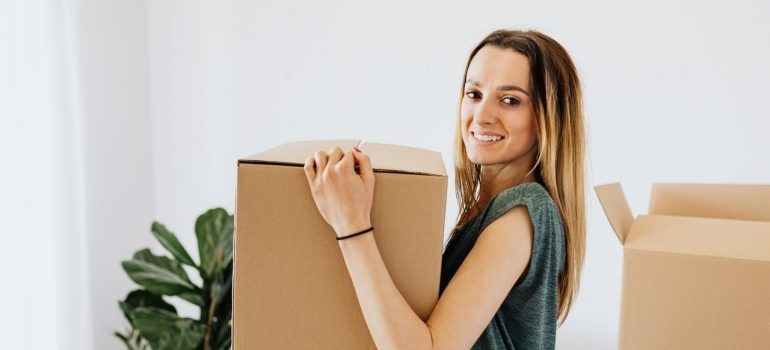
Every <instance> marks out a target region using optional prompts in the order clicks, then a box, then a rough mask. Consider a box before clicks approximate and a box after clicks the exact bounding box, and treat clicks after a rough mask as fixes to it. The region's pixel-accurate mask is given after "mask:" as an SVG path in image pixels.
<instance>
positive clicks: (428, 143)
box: [78, 0, 770, 349]
mask: <svg viewBox="0 0 770 350" xmlns="http://www.w3.org/2000/svg"><path fill="white" fill-rule="evenodd" d="M78 5H79V6H78V13H79V15H78V17H79V18H78V20H79V28H80V30H81V43H80V47H81V50H82V53H81V60H80V69H81V70H82V72H81V74H82V89H83V101H84V106H83V113H84V117H85V118H84V119H85V128H86V130H85V139H84V142H85V147H86V157H85V158H86V159H85V161H86V178H87V184H86V187H87V189H86V190H87V198H86V200H87V209H88V212H87V220H86V224H87V228H88V239H89V247H90V250H91V253H90V255H89V262H90V265H91V266H92V267H91V269H90V271H89V273H90V278H91V290H90V293H91V295H92V297H93V304H92V308H93V310H94V311H93V320H94V323H95V325H96V328H95V330H94V332H95V339H96V341H95V345H96V348H100V349H101V348H118V347H119V344H118V343H117V342H116V341H115V339H114V337H112V335H111V331H112V330H114V329H121V327H122V325H123V324H124V323H123V320H122V315H121V314H120V312H119V310H118V308H117V305H116V302H117V300H118V299H120V298H122V297H123V296H124V295H125V293H127V292H128V291H129V289H130V288H132V284H131V282H130V281H128V279H127V278H126V277H125V274H124V273H123V272H122V270H121V268H120V264H119V262H120V260H123V259H126V258H128V257H130V255H131V253H132V252H133V251H135V250H137V249H139V248H141V247H143V246H147V245H150V244H154V243H152V241H151V236H150V233H149V224H150V222H151V220H152V219H158V220H160V221H162V222H164V223H165V224H167V226H168V227H169V228H171V229H172V230H174V231H176V232H177V234H178V235H179V236H180V238H181V240H182V242H183V243H184V244H185V245H186V246H187V247H188V248H190V250H191V251H196V249H194V247H195V242H194V238H193V237H194V236H193V234H192V232H193V222H194V219H195V218H196V217H197V215H198V214H200V213H202V212H203V211H204V210H206V209H207V208H209V207H213V206H224V207H225V208H227V209H228V210H230V211H232V210H233V207H234V194H235V170H236V167H235V166H236V160H237V159H238V158H239V157H241V156H245V155H248V154H251V153H255V152H258V151H260V150H263V149H265V148H268V147H272V146H274V145H277V144H280V143H283V142H286V141H291V140H300V139H311V138H313V139H315V138H328V139H332V138H363V139H366V140H371V141H377V142H386V143H398V144H405V145H411V146H417V147H425V148H429V149H434V150H438V151H441V152H442V153H443V156H444V161H445V164H446V165H447V167H448V169H447V170H448V172H449V173H450V188H449V191H450V193H449V195H448V200H449V203H448V207H447V228H449V227H450V225H451V223H452V222H453V221H454V219H455V215H456V213H457V203H456V201H455V198H454V192H453V191H454V186H453V182H452V181H453V177H452V176H451V175H452V171H451V167H452V165H453V164H452V159H453V158H452V148H451V145H452V136H453V132H454V126H455V122H456V120H455V118H456V115H455V112H456V103H457V98H458V93H459V88H460V84H461V82H462V76H461V74H462V70H463V65H464V63H465V60H466V58H467V54H468V51H469V50H470V49H471V48H472V46H473V45H474V44H475V43H476V42H477V41H478V40H480V39H481V38H482V37H483V36H484V35H485V34H487V33H488V32H490V31H492V30H494V29H497V28H535V29H539V30H541V31H543V32H545V33H547V34H549V35H552V36H553V37H554V38H556V39H557V40H558V41H560V42H561V43H562V44H563V45H564V46H565V47H566V48H567V49H568V51H569V52H570V53H571V54H572V56H573V58H574V60H575V62H576V64H577V66H578V68H579V70H580V73H581V75H582V79H583V82H584V88H585V106H586V116H587V119H588V126H589V142H590V143H589V152H590V153H589V160H590V163H589V164H588V167H589V168H588V171H589V178H588V179H587V180H588V184H589V185H591V186H593V185H597V184H602V183H606V182H614V181H621V182H622V184H623V185H624V188H625V190H626V194H627V196H628V197H629V200H630V201H631V206H632V209H633V210H634V212H635V213H637V214H638V213H644V212H646V203H647V201H648V199H649V194H648V192H649V189H650V185H651V183H652V182H655V181H666V182H669V181H671V182H673V181H687V182H729V183H768V177H770V162H767V161H765V159H767V156H768V152H767V150H768V149H770V138H767V137H766V136H767V135H768V132H769V131H770V122H768V118H767V116H768V114H770V108H769V107H768V106H767V104H766V103H765V102H766V101H765V98H764V97H765V96H767V95H768V94H770V88H769V87H768V85H767V84H766V82H767V81H768V80H770V66H768V65H767V64H765V62H768V61H770V44H769V42H768V41H767V38H768V37H769V36H770V25H768V24H767V23H770V22H768V20H770V18H768V17H770V5H769V4H768V3H767V2H759V1H749V0H742V1H734V2H732V3H731V4H730V6H729V7H728V6H725V5H724V4H722V3H721V2H717V1H697V2H696V1H690V2H678V3H671V2H669V1H662V0H655V1H644V2H641V1H638V2H636V4H629V3H624V4H619V3H618V2H613V1H595V0H594V1H582V2H579V3H577V2H575V3H567V2H564V3H562V4H557V3H554V2H510V1H505V2H503V1H493V2H486V3H483V4H481V3H478V2H467V1H466V2H459V1H458V2H453V3H449V2H446V1H443V2H438V1H433V2H420V3H414V2H406V1H395V2H384V3H378V4H370V3H363V2H356V1H347V2H342V1H336V2H313V1H305V2H279V1H260V2H251V1H229V2H216V3H215V2H205V1H200V0H197V1H179V0H177V1H152V2H147V4H145V3H144V2H142V1H139V2H136V1H115V2H100V1H87V0H81V1H79V2H78ZM589 194H590V196H589V204H590V208H589V209H590V211H589V215H590V216H589V223H588V224H589V226H588V229H589V231H588V248H587V249H588V251H587V257H586V266H585V270H584V275H583V285H582V289H581V294H580V297H579V299H578V302H577V304H576V305H575V307H574V309H573V313H572V314H571V316H570V318H569V320H568V321H567V323H566V324H565V325H564V327H562V328H561V329H560V330H559V333H558V348H559V349H612V348H615V344H616V342H617V322H618V316H619V314H618V312H619V309H618V306H619V302H620V298H619V293H620V281H621V270H620V267H621V262H622V250H621V248H620V245H619V244H618V242H617V240H616V239H615V237H614V234H613V233H612V231H611V228H610V226H609V225H608V224H607V222H606V219H605V217H604V214H603V213H602V212H601V209H600V207H599V205H598V202H597V201H596V197H595V196H594V194H593V190H592V189H591V191H590V192H589ZM155 247H157V246H155ZM183 312H188V313H192V312H193V310H191V309H189V308H187V309H183Z"/></svg>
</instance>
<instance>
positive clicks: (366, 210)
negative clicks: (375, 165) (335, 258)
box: [305, 147, 374, 237]
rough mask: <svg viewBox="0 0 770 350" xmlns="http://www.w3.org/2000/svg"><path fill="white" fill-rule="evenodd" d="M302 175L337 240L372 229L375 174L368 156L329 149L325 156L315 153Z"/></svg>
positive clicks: (324, 153) (323, 153) (308, 158)
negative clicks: (356, 170) (305, 178)
mask: <svg viewBox="0 0 770 350" xmlns="http://www.w3.org/2000/svg"><path fill="white" fill-rule="evenodd" d="M355 165H358V166H359V171H360V173H361V174H360V175H359V174H356V172H355V168H354V166H355ZM305 175H306V176H307V181H308V183H309V184H310V193H311V194H312V195H313V200H315V204H316V206H317V207H318V211H319V212H320V213H321V216H322V217H323V218H324V220H326V222H327V223H328V224H329V225H330V226H331V227H332V228H333V229H334V232H336V233H337V237H342V236H345V235H349V234H352V233H356V232H358V231H361V230H364V229H366V228H369V226H371V216H370V213H371V211H372V201H373V199H374V171H373V170H372V164H371V162H370V159H369V156H368V155H366V154H364V153H363V152H361V151H349V152H346V153H343V152H342V149H340V148H339V147H332V148H331V149H330V150H329V154H328V155H327V154H326V152H324V151H322V150H318V151H316V152H315V154H314V155H313V156H309V157H307V160H305Z"/></svg>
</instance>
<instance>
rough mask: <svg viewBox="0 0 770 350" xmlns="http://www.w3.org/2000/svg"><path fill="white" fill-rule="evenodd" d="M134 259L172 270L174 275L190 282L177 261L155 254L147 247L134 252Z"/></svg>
mask: <svg viewBox="0 0 770 350" xmlns="http://www.w3.org/2000/svg"><path fill="white" fill-rule="evenodd" d="M134 260H141V261H146V262H148V263H151V264H153V265H156V266H159V267H162V268H164V269H166V270H168V271H170V272H173V273H174V274H175V275H177V276H179V277H180V278H182V279H184V280H185V281H187V282H190V277H189V276H187V272H186V271H185V270H184V268H183V267H182V265H181V264H180V263H179V262H178V261H174V260H172V259H170V258H169V257H167V256H161V255H155V254H153V253H152V252H150V250H149V249H147V248H145V249H142V250H140V251H137V252H136V253H134ZM190 283H192V282H190Z"/></svg>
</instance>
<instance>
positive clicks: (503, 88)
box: [465, 79, 529, 96]
mask: <svg viewBox="0 0 770 350" xmlns="http://www.w3.org/2000/svg"><path fill="white" fill-rule="evenodd" d="M465 83H466V84H471V85H476V86H484V85H482V84H481V83H480V82H478V81H475V80H473V79H468V80H466V82H465ZM497 90H499V91H519V92H521V93H523V94H525V95H527V96H529V93H528V92H527V91H526V90H524V89H522V88H520V87H518V86H516V85H502V86H500V87H498V88H497Z"/></svg>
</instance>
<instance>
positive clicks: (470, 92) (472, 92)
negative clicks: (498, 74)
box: [465, 90, 476, 98]
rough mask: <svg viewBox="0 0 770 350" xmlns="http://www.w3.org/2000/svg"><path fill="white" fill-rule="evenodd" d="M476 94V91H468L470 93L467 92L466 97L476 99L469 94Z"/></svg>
mask: <svg viewBox="0 0 770 350" xmlns="http://www.w3.org/2000/svg"><path fill="white" fill-rule="evenodd" d="M475 93H476V91H472V90H471V91H468V92H466V93H465V96H468V97H470V98H474V97H473V96H469V94H475Z"/></svg>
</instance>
